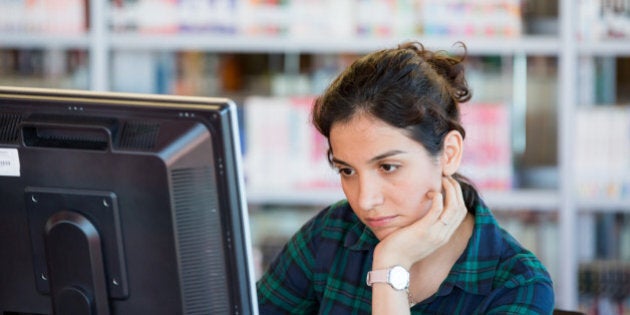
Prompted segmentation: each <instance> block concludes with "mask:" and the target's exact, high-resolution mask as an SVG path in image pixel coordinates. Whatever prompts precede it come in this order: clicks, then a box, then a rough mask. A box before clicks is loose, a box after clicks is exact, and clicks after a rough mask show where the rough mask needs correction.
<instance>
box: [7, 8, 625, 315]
mask: <svg viewBox="0 0 630 315" xmlns="http://www.w3.org/2000/svg"><path fill="white" fill-rule="evenodd" d="M407 40H417V41H420V42H421V43H423V44H424V45H425V46H426V47H427V48H430V49H440V50H445V51H446V52H448V53H450V54H453V55H460V54H462V53H463V49H462V48H461V47H460V46H458V45H455V43H456V42H458V41H462V42H463V43H465V44H466V46H467V49H468V57H467V59H466V63H467V76H468V80H469V83H470V85H471V87H472V89H473V99H472V100H471V101H470V102H469V103H467V104H465V105H464V106H463V107H462V111H463V112H464V115H463V120H464V126H465V128H466V129H467V139H466V149H465V150H466V154H465V161H464V165H463V167H462V170H461V172H462V173H463V174H464V175H467V176H468V177H470V178H471V179H472V180H473V181H474V182H475V183H476V184H477V186H478V187H479V188H480V189H481V192H482V196H483V198H484V199H485V200H486V202H487V203H488V204H489V206H490V207H491V209H492V210H493V212H494V214H495V216H497V218H498V219H499V220H500V222H501V223H502V224H503V226H504V227H505V228H506V229H507V230H508V231H510V232H511V233H512V234H513V235H515V236H516V238H517V239H518V240H519V241H520V242H521V243H523V244H524V245H525V246H526V247H528V248H530V249H531V250H532V251H533V252H534V253H536V254H537V255H538V257H540V258H541V260H542V261H543V263H544V264H545V265H546V266H547V267H548V269H549V271H550V273H551V275H552V277H553V279H554V285H555V290H556V299H557V301H556V303H557V307H559V308H566V309H579V310H581V311H583V312H585V313H588V314H630V298H629V296H630V1H629V0H240V1H239V0H111V1H102V0H0V85H12V86H30V87H53V88H71V89H89V90H98V91H121V92H141V93H159V94H179V95H201V96H223V97H229V98H232V99H234V100H235V101H236V102H237V104H238V107H239V110H240V119H241V140H242V152H243V160H244V164H245V177H246V184H247V198H248V206H249V211H250V219H251V231H252V236H253V246H254V252H255V253H256V256H257V261H256V266H257V272H258V275H260V273H261V272H262V270H264V268H265V267H266V266H267V264H268V263H269V260H270V259H272V258H273V256H274V255H275V254H276V253H277V251H278V250H279V249H280V248H281V246H282V245H283V244H284V242H286V241H287V239H288V237H290V235H291V234H293V233H294V232H295V231H296V230H297V229H298V228H299V227H300V226H301V225H302V224H303V223H304V222H305V221H306V220H308V218H309V217H310V216H312V215H313V214H314V213H315V212H317V211H319V210H321V209H322V208H323V207H325V206H327V205H328V204H330V203H332V202H334V201H336V200H338V199H340V198H343V194H342V192H341V190H340V189H339V182H338V178H337V176H336V175H335V174H334V172H333V171H332V170H331V169H330V168H329V166H328V165H327V162H326V159H325V151H326V146H327V144H326V141H325V140H324V139H322V138H321V136H319V135H318V134H317V133H316V132H315V130H314V129H313V128H312V127H311V126H310V125H309V110H310V107H311V104H312V101H313V99H314V97H316V96H317V95H318V94H319V93H321V92H322V90H323V89H324V88H325V87H326V86H327V85H328V84H329V83H330V82H331V80H332V79H333V78H334V77H335V76H336V75H337V74H338V73H339V72H340V71H341V70H342V69H343V68H344V67H345V66H347V65H348V64H349V63H351V62H352V61H353V60H355V59H356V58H358V57H359V56H361V55H363V54H365V53H367V52H370V51H373V50H376V49H380V48H390V47H394V46H395V45H396V44H398V43H401V42H403V41H407Z"/></svg>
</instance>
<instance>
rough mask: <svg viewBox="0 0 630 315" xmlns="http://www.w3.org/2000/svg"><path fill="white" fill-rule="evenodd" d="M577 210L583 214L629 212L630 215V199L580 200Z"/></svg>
mask: <svg viewBox="0 0 630 315" xmlns="http://www.w3.org/2000/svg"><path fill="white" fill-rule="evenodd" d="M576 204H577V208H578V209H579V210H580V212H583V213H594V212H620V211H621V212H628V213H630V198H626V199H604V198H579V199H578V200H577V202H576Z"/></svg>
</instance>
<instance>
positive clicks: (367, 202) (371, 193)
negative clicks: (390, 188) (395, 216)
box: [359, 176, 384, 211]
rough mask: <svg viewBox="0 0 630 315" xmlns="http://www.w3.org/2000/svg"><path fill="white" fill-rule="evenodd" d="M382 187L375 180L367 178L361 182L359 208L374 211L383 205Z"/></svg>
mask: <svg viewBox="0 0 630 315" xmlns="http://www.w3.org/2000/svg"><path fill="white" fill-rule="evenodd" d="M383 200H384V198H383V192H382V186H381V184H380V183H379V181H378V180H377V179H375V178H370V177H369V176H368V177H365V176H364V178H362V179H361V180H360V181H359V206H360V207H361V209H362V210H365V211H368V210H372V209H374V208H375V207H377V206H380V205H381V204H383Z"/></svg>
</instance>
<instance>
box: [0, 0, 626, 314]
mask: <svg viewBox="0 0 630 315" xmlns="http://www.w3.org/2000/svg"><path fill="white" fill-rule="evenodd" d="M558 1H559V8H560V13H559V17H558V20H559V33H558V35H557V36H547V35H545V36H525V37H521V38H515V39H503V38H465V39H463V41H464V42H465V44H466V46H467V48H468V53H469V54H470V55H500V56H509V57H512V56H521V57H522V56H529V55H534V56H552V57H556V58H557V59H558V66H559V71H558V82H559V91H558V93H557V94H558V100H557V106H558V117H559V118H558V152H559V153H558V154H559V156H558V170H559V181H558V182H559V188H558V189H557V190H516V191H512V192H485V193H484V197H485V199H486V201H487V202H488V204H489V205H490V206H491V207H493V208H497V209H506V210H510V209H515V210H518V209H523V208H532V209H538V210H541V211H558V216H559V230H560V233H559V239H558V240H557V242H559V244H561V245H560V246H558V248H560V250H561V252H560V253H558V255H559V257H561V259H562V268H559V270H560V274H559V276H558V278H557V279H554V280H555V282H556V284H557V288H558V292H557V295H556V298H557V306H558V307H559V308H564V309H576V308H577V305H578V301H577V298H578V294H577V268H578V266H577V262H576V259H573V258H574V257H576V246H577V244H575V241H574V240H575V236H576V234H577V233H579V231H576V216H577V214H578V212H590V211H593V210H592V209H598V211H617V210H618V209H624V211H630V200H613V201H611V200H603V199H580V198H578V197H577V196H576V193H575V191H574V187H573V185H574V181H573V171H574V165H573V164H572V159H573V154H574V152H573V147H574V145H575V141H574V139H573V137H574V134H573V126H574V123H575V119H574V117H575V111H576V103H577V101H576V96H577V92H576V89H577V79H576V78H577V76H578V73H579V72H578V67H579V63H578V59H579V57H580V56H589V57H593V56H628V55H630V41H628V40H626V41H602V42H578V41H577V40H576V29H577V27H576V26H577V25H576V23H577V22H578V21H577V16H578V14H577V13H576V9H577V4H576V1H574V0H558ZM106 2H107V1H100V0H89V5H90V21H91V22H90V23H91V25H92V27H91V29H90V32H89V33H88V34H85V35H78V36H56V35H23V34H19V35H16V34H11V33H6V34H1V33H0V48H5V47H12V48H34V47H35V48H44V49H69V48H79V49H85V50H87V51H88V52H89V57H90V87H91V89H93V90H109V82H110V73H109V69H110V64H109V62H110V58H109V56H110V54H111V52H114V51H122V50H156V51H180V50H201V51H207V52H216V53H221V52H242V53H284V54H298V53H313V54H318V53H343V52H353V53H364V52H368V51H372V50H375V49H379V48H385V47H392V46H393V45H395V44H397V43H400V42H402V41H404V40H408V39H409V38H388V39H374V38H364V39H352V40H347V39H328V38H325V39H321V40H317V39H315V40H314V39H311V38H309V39H299V38H278V37H247V36H216V35H190V34H177V35H136V34H118V33H111V32H109V30H108V29H107V21H106V10H107V3H106ZM414 39H417V40H419V41H421V42H422V43H423V44H425V45H426V46H427V47H431V48H440V49H446V50H452V49H453V43H455V42H457V41H459V40H461V39H460V38H453V37H422V38H414ZM455 49H456V48H455ZM247 195H248V201H249V202H250V203H252V204H265V203H274V204H285V205H289V204H300V205H313V206H315V205H326V204H328V203H330V202H333V201H336V200H338V199H340V198H342V197H343V195H342V193H341V192H340V191H339V192H325V193H321V192H315V193H304V192H301V193H295V192H288V193H272V194H269V193H264V192H255V191H251V192H248V193H247Z"/></svg>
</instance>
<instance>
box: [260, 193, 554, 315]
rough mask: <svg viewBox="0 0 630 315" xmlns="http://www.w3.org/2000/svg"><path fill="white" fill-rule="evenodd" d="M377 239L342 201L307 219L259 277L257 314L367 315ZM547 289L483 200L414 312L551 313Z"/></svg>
mask: <svg viewBox="0 0 630 315" xmlns="http://www.w3.org/2000/svg"><path fill="white" fill-rule="evenodd" d="M377 243H378V239H377V238H376V237H375V236H374V234H373V233H372V232H371V231H370V229H369V228H367V227H366V226H365V225H364V224H363V223H361V222H360V221H359V220H358V218H357V217H356V216H355V215H354V213H353V212H352V209H351V208H350V206H349V204H348V202H347V201H340V202H338V203H336V204H334V205H332V206H330V207H328V208H326V209H324V210H323V211H322V212H320V213H319V214H318V215H317V216H315V217H314V218H313V219H311V220H310V221H309V222H308V223H306V224H305V225H304V226H303V227H302V228H301V229H300V230H299V231H298V232H297V233H296V234H295V235H294V236H293V238H292V239H291V240H290V241H289V242H288V244H287V245H286V246H285V247H284V249H283V250H282V252H281V253H280V254H279V256H278V257H277V258H276V259H275V261H274V262H273V263H272V264H271V265H270V267H269V270H268V271H267V272H266V273H265V274H264V275H263V276H262V278H261V279H260V280H259V281H258V282H257V289H258V302H259V306H260V314H287V313H290V314H369V313H371V301H372V291H371V288H370V287H369V286H367V285H366V284H365V277H366V275H367V272H368V271H369V270H370V269H371V266H372V257H373V253H374V247H375V246H376V244H377ZM553 306H554V294H553V286H552V282H551V279H550V277H549V274H548V273H547V271H546V269H545V267H544V266H543V265H542V264H541V263H540V261H539V260H538V259H537V258H536V257H535V256H534V255H533V254H532V253H531V252H530V251H528V250H526V249H524V248H523V247H522V246H521V245H520V244H519V243H518V242H517V241H516V240H515V239H514V238H513V237H512V236H510V235H509V234H508V233H507V232H505V231H504V230H503V229H501V228H500V227H499V226H498V224H497V222H496V221H495V219H494V217H493V216H492V214H491V213H490V210H489V209H488V208H487V207H486V206H485V205H483V204H480V205H478V206H477V207H476V209H475V227H474V231H473V235H472V236H471V239H470V240H469V243H468V246H467V248H466V250H465V252H464V253H463V254H462V255H461V257H460V258H459V259H458V260H457V262H456V263H455V265H454V266H453V268H452V269H451V271H450V273H449V275H448V277H447V278H446V280H445V281H444V282H443V283H442V284H441V285H440V287H439V289H438V291H437V292H436V293H435V294H434V295H433V296H431V297H430V298H428V299H426V300H424V301H422V302H421V303H419V304H416V305H415V306H414V307H413V308H412V309H411V313H412V314H499V313H500V314H551V312H552V309H553Z"/></svg>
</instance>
